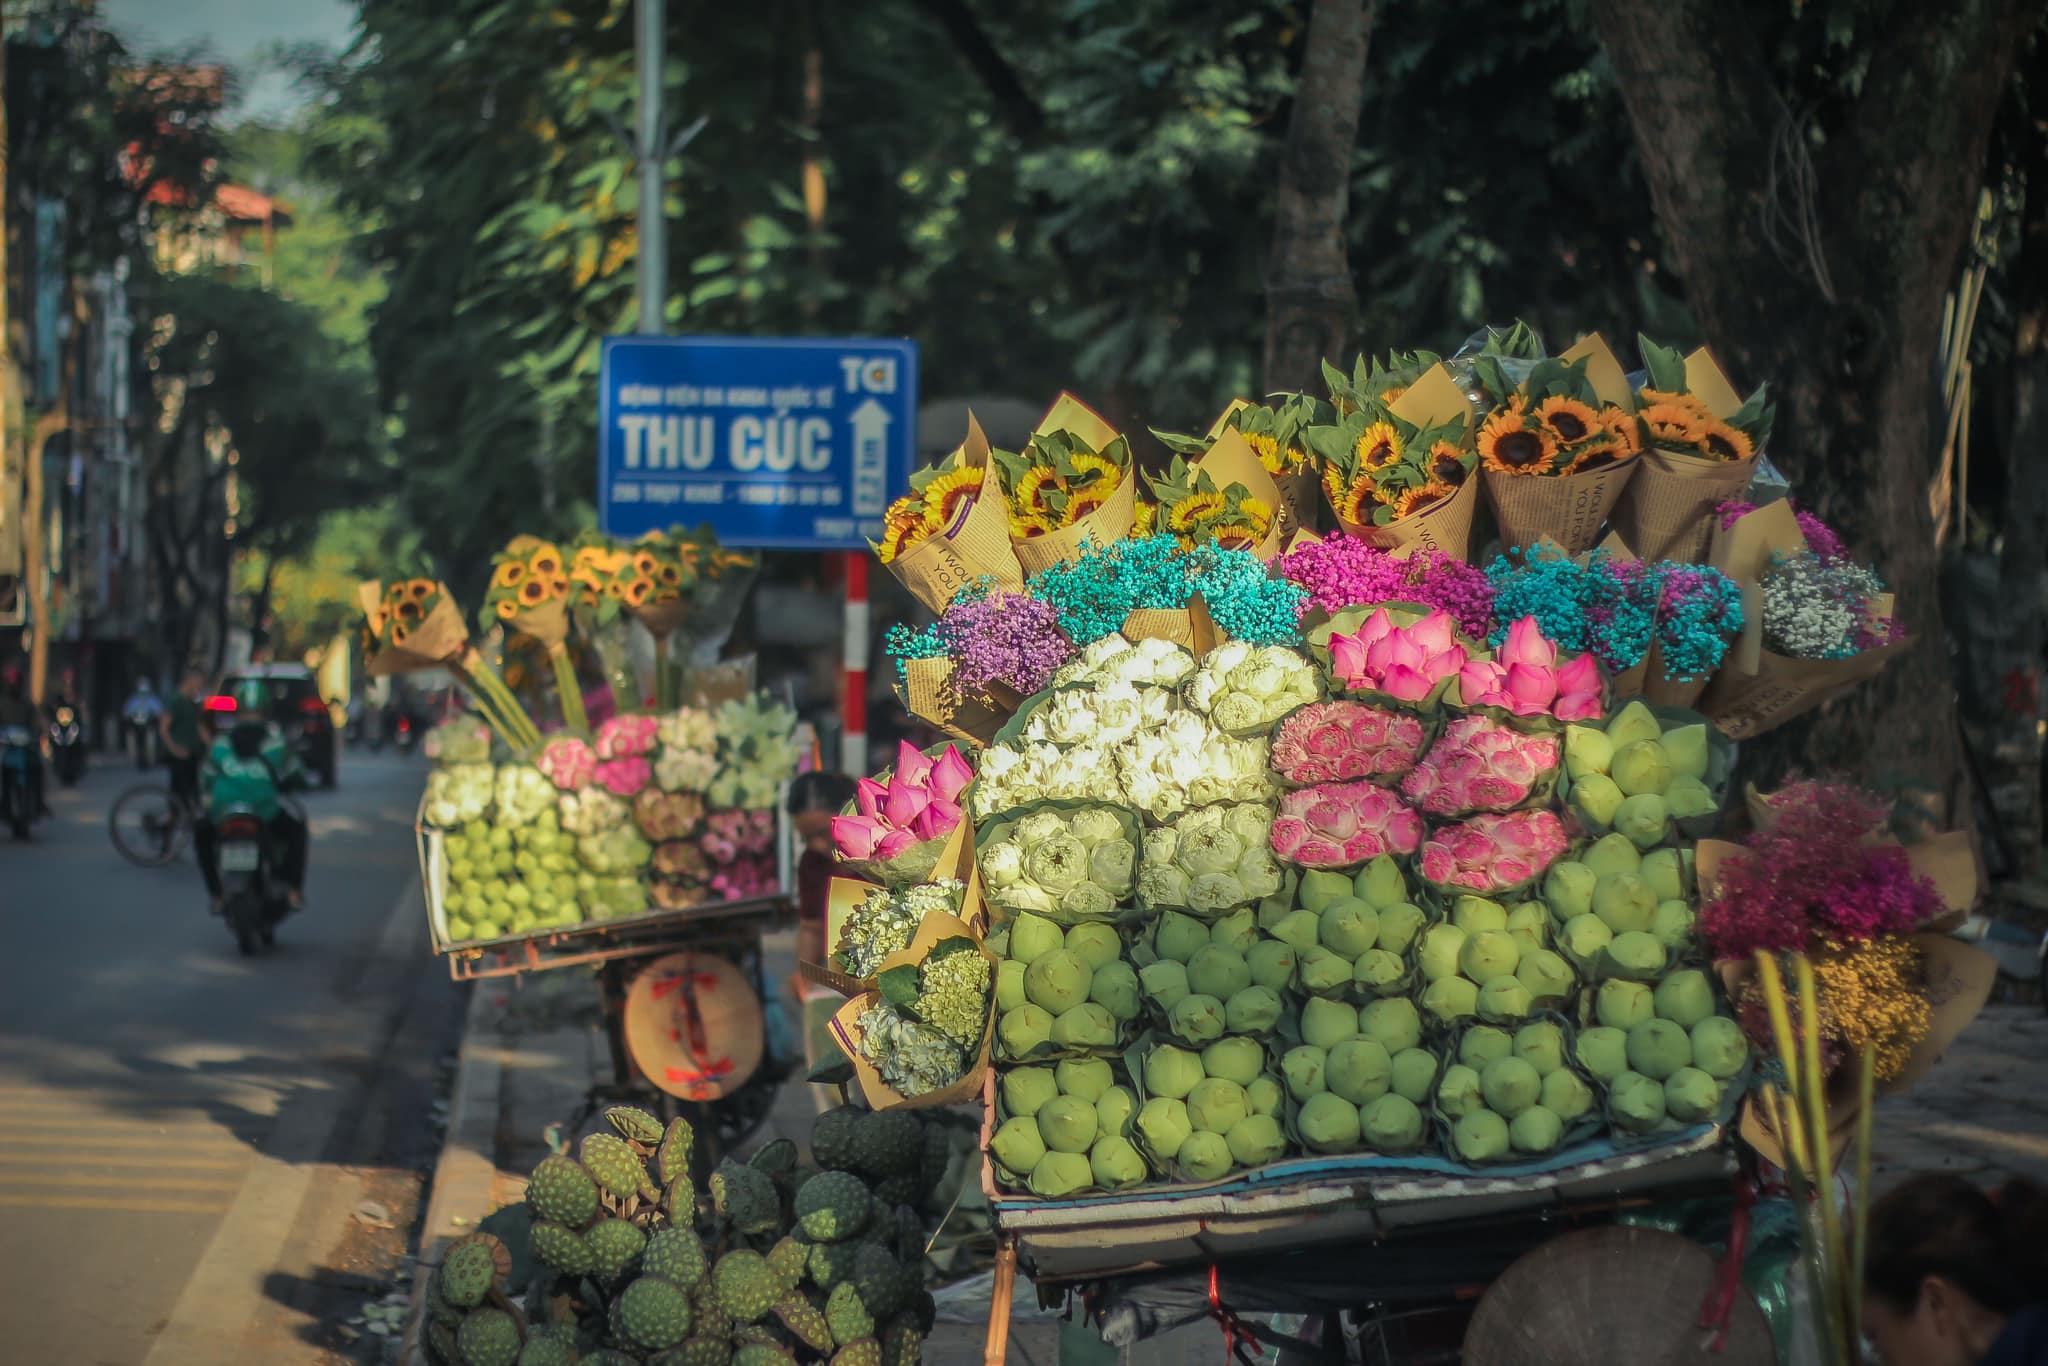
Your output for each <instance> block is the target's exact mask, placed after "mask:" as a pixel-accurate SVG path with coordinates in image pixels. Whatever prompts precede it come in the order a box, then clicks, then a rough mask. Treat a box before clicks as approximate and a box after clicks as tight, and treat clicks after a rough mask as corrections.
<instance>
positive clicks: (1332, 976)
mask: <svg viewBox="0 0 2048 1366" xmlns="http://www.w3.org/2000/svg"><path fill="white" fill-rule="evenodd" d="M1351 973H1352V966H1351V960H1350V959H1348V958H1346V957H1344V956H1343V955H1342V954H1340V953H1333V952H1331V951H1330V950H1329V949H1326V948H1324V947H1323V946H1322V945H1321V944H1317V945H1314V946H1313V947H1311V948H1309V949H1307V950H1305V951H1303V952H1302V953H1300V954H1297V955H1296V956H1295V960H1294V975H1295V979H1296V980H1297V981H1299V982H1300V983H1301V989H1302V990H1303V991H1306V992H1311V993H1314V994H1317V995H1332V994H1335V993H1337V992H1341V991H1343V990H1344V989H1345V988H1346V987H1348V986H1350V985H1351Z"/></svg>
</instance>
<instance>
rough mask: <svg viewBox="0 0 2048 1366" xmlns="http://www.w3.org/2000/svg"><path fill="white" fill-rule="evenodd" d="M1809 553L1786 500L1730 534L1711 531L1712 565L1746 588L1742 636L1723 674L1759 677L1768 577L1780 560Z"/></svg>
mask: <svg viewBox="0 0 2048 1366" xmlns="http://www.w3.org/2000/svg"><path fill="white" fill-rule="evenodd" d="M1804 549H1806V537H1805V536H1804V535H1802V534H1800V530H1799V521H1798V519H1797V518H1796V517H1794V516H1793V514H1792V504H1791V503H1790V502H1788V501H1787V500H1785V499H1783V498H1780V499H1779V500H1778V501H1777V502H1775V503H1766V504H1764V506H1762V507H1760V508H1758V509H1756V511H1754V512H1747V513H1744V514H1743V515H1742V516H1740V517H1738V518H1736V519H1735V520H1734V522H1732V523H1730V524H1729V526H1728V528H1727V529H1726V530H1723V529H1722V527H1721V524H1720V522H1719V520H1718V519H1717V520H1716V521H1715V522H1714V523H1713V524H1712V525H1711V526H1710V527H1709V528H1708V533H1707V562H1708V563H1709V564H1711V565H1713V566H1714V568H1716V569H1718V570H1720V571H1721V572H1722V573H1723V574H1726V575H1727V576H1728V577H1729V578H1731V579H1733V580H1735V582H1736V583H1738V584H1740V585H1741V587H1742V634H1741V635H1740V636H1738V637H1737V638H1736V640H1735V643H1734V645H1732V646H1731V647H1730V648H1729V651H1728V657H1727V658H1726V659H1725V660H1723V661H1722V664H1721V671H1722V672H1723V673H1730V672H1733V673H1741V674H1753V673H1755V672H1756V671H1757V665H1758V664H1759V663H1760V662H1761V661H1762V659H1763V647H1764V586H1763V580H1764V574H1765V572H1766V571H1767V570H1769V569H1770V567H1771V560H1772V559H1773V558H1774V557H1776V556H1778V555H1790V554H1794V553H1796V552H1798V551H1801V550H1804Z"/></svg>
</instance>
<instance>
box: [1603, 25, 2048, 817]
mask: <svg viewBox="0 0 2048 1366" xmlns="http://www.w3.org/2000/svg"><path fill="white" fill-rule="evenodd" d="M2044 9H2048V5H2044V3H2043V2H2042V0H1956V2H1955V3H1951V4H1949V5H1946V6H1941V7H1935V8H1929V9H1927V10H1925V11H1920V12H1915V13H1913V14H1912V15H1911V16H1910V18H1905V19H1902V20H1901V22H1899V23H1897V24H1895V25H1893V26H1892V27H1891V28H1889V29H1888V30H1886V32H1885V35H1884V36H1883V37H1881V38H1879V39H1878V40H1877V41H1876V43H1875V45H1874V46H1873V47H1872V49H1871V50H1870V52H1869V60H1868V66H1867V69H1866V73H1865V76H1864V79H1863V86H1862V88H1863V90H1864V92H1865V93H1864V94H1863V95H1862V96H1861V97H1860V98H1859V99H1858V100H1857V101H1855V102H1854V103H1852V104H1849V105H1848V106H1847V107H1846V108H1845V109H1843V110H1841V111H1839V112H1840V113H1841V115H1842V116H1841V117H1840V118H1839V119H1833V118H1831V119H1830V126H1829V130H1828V133H1827V136H1826V138H1825V140H1824V141H1821V142H1819V143H1816V141H1815V140H1814V139H1812V138H1810V137H1808V136H1807V134H1808V132H1809V131H1810V130H1809V129H1808V128H1807V127H1806V126H1805V124H1804V123H1803V121H1802V119H1801V118H1800V117H1799V116H1798V115H1797V114H1795V112H1794V111H1793V110H1792V109H1791V107H1790V106H1789V105H1788V104H1787V101H1786V100H1785V98H1784V97H1783V96H1782V95H1781V93H1780V92H1779V90H1778V89H1777V88H1776V87H1775V86H1774V85H1773V83H1772V66H1771V54H1770V52H1769V51H1768V50H1767V49H1766V47H1765V43H1764V40H1763V38H1762V37H1761V36H1760V30H1762V29H1764V28H1766V27H1767V25H1766V24H1763V23H1760V22H1759V15H1758V14H1757V13H1756V12H1755V10H1756V7H1754V6H1749V5H1736V4H1729V3H1726V0H1664V3H1659V4H1654V5H1650V4H1638V3H1634V2H1633V0H1593V4H1592V13H1593V18H1594V23H1595V25H1596V26H1597V28H1598V30H1599V34H1600V40H1601V43H1602V45H1603V46H1604V47H1605V48H1606V51H1607V55H1608V59H1609V61H1610V62H1611V63H1612V64H1613V66H1614V70H1615V76H1616V79H1617V80H1618V82H1619V84H1620V86H1621V90H1622V96H1623V99H1624V101H1625V102H1626V104H1627V107H1628V111H1629V118H1630V122H1631V123H1632V124H1633V125H1634V128H1635V134H1636V143H1637V147H1638V150H1639V153H1640V155H1641V157H1642V161H1643V168H1644V173H1645V176H1646V178H1647V179H1648V181H1649V185H1650V191H1651V197H1652V200H1653V202H1654V203H1655V205H1656V209H1657V217H1658V221H1659V223H1660V224H1661V226H1662V228H1663V230H1664V235H1665V237H1666V239H1667V240H1668V242H1669V245H1670V248H1671V254H1672V256H1673V258H1674V259H1675V261H1676V263H1677V266H1678V273H1679V275H1680V276H1681V277H1682V279H1683V282H1684V287H1685V291H1686V297H1687V300H1688V302H1689V303H1690V304H1691V305H1692V308H1693V311H1694V313H1695V315H1696V316H1697V317H1698V318H1699V321H1700V324H1701V326H1702V327H1703V328H1704V330H1705V332H1706V334H1707V336H1708V338H1709V339H1710V340H1711V342H1712V343H1713V345H1714V347H1715V349H1716V351H1717V352H1718V353H1719V354H1720V356H1721V358H1722V360H1723V361H1724V363H1725V364H1727V365H1728V366H1729V368H1730V369H1731V370H1732V371H1733V372H1734V375H1735V377H1736V378H1737V380H1738V382H1739V383H1742V384H1747V385H1752V386H1753V385H1754V384H1756V383H1758V382H1760V381H1768V382H1769V383H1770V384H1771V386H1772V389H1773V392H1774V393H1775V394H1776V395H1777V398H1778V421H1777V426H1776V428H1775V430H1774V433H1773V436H1772V442H1771V455H1772V458H1773V459H1774V460H1776V461H1777V462H1778V463H1779V464H1780V465H1781V466H1782V467H1783V468H1784V470H1785V472H1786V474H1787V475H1788V476H1790V478H1791V479H1792V481H1793V486H1794V488H1795V489H1796V490H1797V492H1798V494H1799V497H1800V498H1801V500H1802V501H1803V502H1804V503H1806V504H1807V505H1808V506H1810V507H1812V508H1813V509H1814V510H1815V511H1816V512H1818V513H1819V514H1820V515H1821V516H1822V517H1823V518H1825V519H1827V520H1828V521H1830V522H1831V523H1833V524H1835V525H1836V526H1837V527H1838V528H1839V529H1840V530H1841V531H1842V532H1843V533H1844V534H1845V535H1846V536H1847V537H1849V538H1850V540H1851V542H1852V544H1855V545H1856V546H1857V547H1858V548H1859V550H1860V552H1861V553H1862V554H1864V555H1866V556H1870V557H1874V558H1875V559H1876V561H1877V563H1878V567H1879V570H1880V572H1881V573H1882V574H1883V575H1884V578H1885V581H1886V582H1887V583H1888V584H1889V585H1891V586H1892V587H1893V588H1894V589H1895V590H1896V591H1897V595H1898V606H1899V615H1900V619H1901V621H1902V623H1903V624H1904V626H1905V628H1906V630H1907V632H1908V633H1909V634H1910V635H1911V637H1912V638H1913V639H1914V640H1915V641H1917V642H1918V644H1917V645H1916V647H1915V648H1913V649H1911V650H1909V651H1907V652H1905V653H1904V654H1903V655H1902V657H1901V658H1899V659H1898V660H1897V661H1896V662H1894V664H1893V665H1892V667H1891V668H1890V669H1888V670H1887V671H1886V672H1885V673H1884V674H1883V675H1881V676H1880V677H1879V678H1878V679H1877V681H1875V682H1874V683H1872V684H1869V685H1867V686H1865V687H1864V688H1862V689H1861V690H1859V691H1858V692H1856V693H1854V694H1852V695H1851V696H1849V697H1848V698H1846V699H1845V700H1843V701H1841V702H1839V703H1836V704H1835V705H1833V706H1831V707H1829V708H1827V709H1826V710H1825V711H1823V712H1822V713H1820V714H1818V715H1816V716H1814V717H1811V718H1808V719H1806V720H1805V721H1803V722H1795V723H1794V724H1793V725H1792V726H1790V727H1788V728H1787V730H1786V731H1785V732H1782V733H1781V734H1780V735H1779V736H1774V737H1772V739H1771V741H1770V742H1767V743H1766V744H1765V745H1764V746H1762V749H1763V751H1764V763H1763V765H1762V769H1761V771H1760V772H1759V773H1758V774H1757V775H1756V776H1757V777H1758V779H1759V780H1760V781H1763V782H1770V781H1775V780H1776V779H1777V778H1778V777H1780V776H1782V774H1783V772H1784V770H1786V769H1787V768H1791V767H1805V768H1807V769H1808V770H1810V771H1821V772H1827V771H1845V772H1854V773H1856V774H1858V775H1859V776H1861V777H1863V778H1864V779H1866V780H1868V781H1871V782H1873V783H1876V784H1878V785H1880V786H1885V787H1895V788H1903V789H1908V790H1910V791H1911V792H1912V794H1913V795H1914V796H1915V797H1916V798H1917V799H1918V802H1919V804H1920V805H1922V806H1923V807H1924V808H1925V810H1926V814H1927V817H1928V819H1929V820H1930V821H1932V822H1936V823H1942V822H1957V823H1960V822H1962V821H1963V820H1965V819H1966V817H1967V812H1968V794H1967V791H1966V790H1965V788H1964V784H1963V779H1962V762H1961V749H1960V745H1959V740H1958V734H1957V728H1956V705H1955V688H1954V683H1953V680H1952V677H1951V673H1950V664H1949V659H1948V648H1947V641H1946V636H1945V632H1944V628H1943V623H1942V614H1941V602H1940V597H1939V593H1938V591H1937V577H1936V567H1937V566H1936V551H1935V545H1934V528H1933V522H1932V517H1931V514H1930V511H1929V507H1928V498H1927V490H1928V485H1929V480H1930V477H1931V475H1932V472H1933V465H1934V457H1935V455H1936V452H1937V447H1938V432H1937V431H1936V428H1935V422H1934V415H1935V412H1936V410H1937V406H1938V400H1939V390H1938V385H1937V381H1936V373H1935V351H1936V346H1937V342H1938V333H1939V328H1940V322H1941V307H1942V299H1943V296H1944V294H1945V293H1946V292H1947V291H1948V289H1949V288H1950V287H1951V286H1952V285H1953V283H1954V280H1955V276H1956V270H1957V267H1958V265H1959V262H1960V258H1961V254H1962V250H1963V248H1964V246H1965V244H1966V243H1967V241H1968V238H1969V230H1970V222H1971V218H1972V216H1973V214H1974V212H1975V208H1976V204H1977V195H1978V188H1979V186H1980V184H1981V181H1982V176H1983V166H1984V155H1985V147H1986V143H1987V140H1988V138H1989V135H1990V130H1991V125H1992V120H1993V114H1994V112H1995V109H1996V105H1997V101H1998V98H1999V96H2000V94H2001V92H2003V91H2004V89H2005V87H2006V80H2007V77H2008V76H2009V75H2010V73H2011V71H2012V65H2013V61H2014V58H2015V55H2016V54H2017V53H2018V51H2019V50H2020V48H2021V46H2022V40H2023V39H2024V38H2025V37H2026V35H2027V34H2028V33H2029V32H2031V31H2032V30H2033V29H2034V27H2035V26H2036V25H2037V24H2038V22H2039V20H2040V18H2041V15H2042V13H2043V11H2044ZM1775 13H1776V12H1775V11H1774V14H1775Z"/></svg>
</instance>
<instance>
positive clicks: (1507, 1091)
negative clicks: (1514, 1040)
mask: <svg viewBox="0 0 2048 1366" xmlns="http://www.w3.org/2000/svg"><path fill="white" fill-rule="evenodd" d="M1479 1094H1480V1095H1482V1096H1484V1097H1486V1108H1487V1109H1489V1110H1491V1111H1493V1112H1494V1113H1495V1114H1497V1115H1501V1116H1503V1117H1504V1118H1507V1119H1513V1118H1514V1117H1515V1116H1516V1115H1519V1114H1521V1113H1522V1111H1524V1110H1526V1109H1528V1108H1529V1107H1530V1106H1531V1105H1534V1104H1535V1103H1536V1098H1537V1097H1538V1096H1540V1095H1542V1094H1543V1078H1542V1076H1541V1075H1539V1074H1538V1073H1537V1071H1536V1069H1535V1068H1534V1067H1531V1066H1530V1065H1529V1064H1528V1063H1526V1062H1523V1061H1522V1060H1521V1059H1520V1058H1514V1057H1509V1058H1495V1059H1494V1060H1493V1061H1492V1062H1490V1063H1488V1064H1486V1066H1485V1067H1482V1068H1481V1069H1479Z"/></svg>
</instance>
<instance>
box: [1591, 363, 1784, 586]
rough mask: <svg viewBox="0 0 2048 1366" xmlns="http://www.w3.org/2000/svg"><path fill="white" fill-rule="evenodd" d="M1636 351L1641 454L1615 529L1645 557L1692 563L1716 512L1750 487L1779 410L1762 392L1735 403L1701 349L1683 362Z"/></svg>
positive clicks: (1717, 369) (1732, 391)
mask: <svg viewBox="0 0 2048 1366" xmlns="http://www.w3.org/2000/svg"><path fill="white" fill-rule="evenodd" d="M1637 345H1638V346H1639V347H1640V348H1641V350H1642V353H1643V371H1644V375H1645V378H1644V381H1643V387H1642V389H1641V390H1640V391H1639V392H1638V394H1637V395H1636V399H1637V413H1638V415H1639V416H1640V417H1641V418H1642V423H1643V435H1644V441H1645V444H1646V447H1647V449H1646V450H1645V451H1644V453H1643V461H1642V466H1643V467H1642V469H1641V470H1640V471H1639V472H1638V473H1637V475H1636V478H1635V479H1634V480H1633V481H1632V482H1631V484H1630V486H1629V488H1628V491H1627V493H1626V495H1625V496H1624V497H1623V498H1622V500H1621V503H1620V505H1619V506H1618V507H1616V509H1615V512H1614V522H1615V529H1616V530H1618V531H1620V532H1621V534H1622V535H1623V536H1624V537H1626V538H1627V540H1628V542H1629V544H1630V545H1632V546H1635V547H1636V548H1637V550H1638V551H1639V552H1640V553H1642V554H1643V555H1644V556H1646V557H1650V558H1654V559H1662V560H1698V559H1700V558H1701V557H1702V555H1703V554H1704V553H1705V551H1706V549H1707V545H1708V542H1709V540H1710V539H1711V538H1712V535H1713V510H1714V508H1715V507H1716V506H1718V505H1719V504H1720V503H1722V502H1725V501H1727V500H1729V499H1733V498H1740V497H1741V496H1742V494H1743V491H1744V490H1745V489H1747V488H1748V487H1749V481H1750V476H1751V475H1752V474H1753V473H1754V472H1755V469H1756V457H1757V455H1758V454H1759V453H1760V452H1761V451H1762V450H1763V448H1764V443H1765V442H1766V441H1767V440H1769V439H1770V435H1771V421H1772V419H1773V417H1774V416H1775V415H1776V412H1777V405H1776V404H1774V403H1773V402H1772V401H1771V397H1770V392H1769V386H1767V385H1758V386H1757V389H1756V392H1755V393H1753V394H1751V395H1750V396H1749V397H1748V398H1743V397H1741V396H1740V395H1738V394H1737V393H1736V391H1735V388H1734V386H1733V385H1731V384H1730V383H1729V382H1728V377H1727V375H1726V374H1724V373H1723V372H1722V370H1721V367H1720V366H1719V365H1718V364H1716V363H1715V361H1714V358H1713V357H1712V356H1711V355H1709V354H1708V353H1707V352H1706V350H1705V348H1702V349H1700V350H1698V351H1695V352H1693V353H1692V354H1691V355H1689V356H1688V355H1683V354H1681V353H1680V352H1679V351H1677V350H1676V349H1675V348H1672V347H1668V346H1659V345H1657V343H1655V342H1653V341H1651V340H1650V339H1649V338H1648V337H1638V338H1637Z"/></svg>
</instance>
